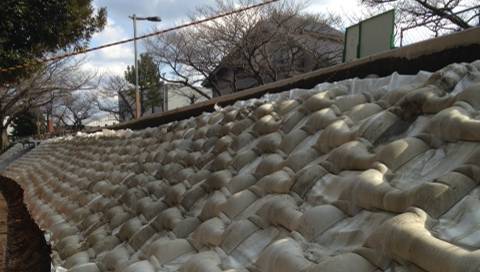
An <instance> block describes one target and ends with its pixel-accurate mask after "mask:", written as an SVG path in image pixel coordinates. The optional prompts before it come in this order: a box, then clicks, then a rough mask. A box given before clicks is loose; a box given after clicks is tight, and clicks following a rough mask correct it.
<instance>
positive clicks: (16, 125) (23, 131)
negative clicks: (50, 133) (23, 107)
mask: <svg viewBox="0 0 480 272" xmlns="http://www.w3.org/2000/svg"><path fill="white" fill-rule="evenodd" d="M12 127H13V131H12V136H14V137H26V136H31V135H35V134H36V133H37V130H38V127H37V116H36V115H35V114H34V113H32V112H25V113H23V114H20V115H18V116H17V117H16V118H14V119H13V123H12Z"/></svg>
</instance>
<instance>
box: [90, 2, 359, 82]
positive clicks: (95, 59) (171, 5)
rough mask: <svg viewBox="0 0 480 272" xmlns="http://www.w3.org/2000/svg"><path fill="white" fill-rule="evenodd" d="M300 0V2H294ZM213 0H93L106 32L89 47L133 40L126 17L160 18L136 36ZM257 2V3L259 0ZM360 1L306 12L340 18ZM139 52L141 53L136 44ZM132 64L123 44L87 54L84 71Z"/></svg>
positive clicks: (314, 5)
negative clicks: (103, 17) (103, 14)
mask: <svg viewBox="0 0 480 272" xmlns="http://www.w3.org/2000/svg"><path fill="white" fill-rule="evenodd" d="M297 1H303V0H297ZM213 2H214V1H213V0H135V1H132V0H94V5H95V6H96V7H106V8H107V12H108V23H107V26H106V27H105V29H104V30H103V31H102V32H101V33H98V34H96V35H95V36H94V38H93V40H92V41H91V44H90V46H97V45H101V44H104V43H109V42H113V41H118V40H123V39H128V38H131V37H133V26H132V21H131V20H130V19H129V18H128V16H129V15H132V14H134V13H135V14H136V15H137V16H160V17H161V18H162V20H163V21H162V22H160V23H154V22H147V21H139V22H137V31H138V35H142V34H145V33H148V32H151V31H153V30H154V28H155V27H156V28H158V29H162V28H166V27H171V26H174V25H178V24H181V23H183V22H185V21H186V20H187V15H188V14H189V13H191V12H192V11H193V10H194V9H195V7H197V6H202V5H205V4H210V3H213ZM259 2H260V0H259ZM358 2H359V0H342V1H335V0H309V1H308V3H309V5H308V8H307V9H306V11H307V12H310V13H326V12H332V13H335V14H338V15H341V16H345V15H348V14H350V13H352V12H355V10H357V9H358ZM139 45H140V51H141V50H142V46H141V42H139ZM132 63H133V44H132V43H128V44H123V45H119V46H115V47H110V48H108V49H103V50H100V51H95V52H93V53H90V54H88V55H87V57H86V63H85V64H84V68H85V69H88V70H96V71H98V72H100V73H104V74H123V71H124V70H125V68H126V66H127V65H130V64H132Z"/></svg>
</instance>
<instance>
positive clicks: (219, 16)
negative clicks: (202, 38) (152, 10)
mask: <svg viewBox="0 0 480 272" xmlns="http://www.w3.org/2000/svg"><path fill="white" fill-rule="evenodd" d="M278 1H279V0H268V1H264V2H262V3H259V4H255V5H251V6H247V7H243V8H240V9H236V10H232V11H229V12H225V13H221V14H218V15H215V16H212V17H208V18H205V19H202V20H198V21H193V22H190V23H186V24H183V25H179V26H175V27H171V28H166V29H162V30H159V31H155V32H152V33H148V34H145V35H141V36H138V37H136V38H130V39H125V40H121V41H117V42H112V43H107V44H103V45H99V46H95V47H91V48H86V49H80V50H77V51H74V52H71V53H67V54H63V55H58V56H54V57H50V58H43V59H37V60H32V61H30V62H26V63H23V64H19V65H15V66H11V67H5V68H0V73H5V72H11V71H14V70H19V69H22V68H27V67H30V66H33V65H36V64H40V63H47V62H51V61H57V60H61V59H64V58H68V57H72V56H76V55H81V54H86V53H89V52H92V51H96V50H100V49H104V48H107V47H112V46H116V45H120V44H124V43H129V42H133V41H135V40H142V39H146V38H149V37H153V36H157V35H161V34H164V33H167V32H171V31H175V30H179V29H182V28H187V27H190V26H194V25H198V24H202V23H205V22H208V21H213V20H216V19H219V18H222V17H227V16H230V15H233V14H236V13H240V12H244V11H247V10H250V9H254V8H258V7H261V6H265V5H268V4H271V3H274V2H278Z"/></svg>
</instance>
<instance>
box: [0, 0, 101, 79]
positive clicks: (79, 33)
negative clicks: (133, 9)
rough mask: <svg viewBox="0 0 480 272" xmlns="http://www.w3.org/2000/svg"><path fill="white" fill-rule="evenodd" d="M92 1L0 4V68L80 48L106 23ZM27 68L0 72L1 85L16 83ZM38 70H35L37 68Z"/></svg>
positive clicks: (40, 0) (9, 1) (35, 0)
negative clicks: (48, 54) (60, 51)
mask: <svg viewBox="0 0 480 272" xmlns="http://www.w3.org/2000/svg"><path fill="white" fill-rule="evenodd" d="M92 2H93V1H92V0H29V1H18V0H2V1H0V18H1V20H0V65H1V67H2V68H3V67H10V66H15V65H18V64H24V63H27V62H31V61H32V59H35V58H41V57H43V56H45V54H47V53H51V52H55V51H58V50H66V49H73V50H76V49H80V48H83V47H85V46H86V45H87V42H88V41H89V40H90V39H91V37H92V35H93V34H94V33H95V32H97V31H99V30H101V29H102V28H103V27H104V26H105V23H106V18H107V16H106V10H105V8H100V9H98V10H95V8H94V6H93V5H92ZM32 68H33V69H35V68H36V67H30V69H17V70H13V71H10V72H3V73H0V85H4V84H6V83H11V82H16V81H18V80H19V78H20V77H21V76H27V75H28V74H29V73H30V72H32ZM37 68H38V67H37Z"/></svg>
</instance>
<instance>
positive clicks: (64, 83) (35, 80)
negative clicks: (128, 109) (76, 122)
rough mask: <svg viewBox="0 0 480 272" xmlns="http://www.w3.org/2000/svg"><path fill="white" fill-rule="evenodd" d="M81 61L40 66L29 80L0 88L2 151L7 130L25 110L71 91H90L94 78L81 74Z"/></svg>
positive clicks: (73, 60)
mask: <svg viewBox="0 0 480 272" xmlns="http://www.w3.org/2000/svg"><path fill="white" fill-rule="evenodd" d="M81 62H82V60H78V59H64V60H60V61H57V62H51V63H48V64H45V65H43V66H42V67H40V69H38V70H37V71H36V72H35V73H33V74H31V75H30V76H29V77H27V78H24V79H23V80H19V81H17V82H18V83H15V84H10V85H4V86H2V87H0V120H3V123H1V124H0V133H1V135H2V137H1V139H0V146H1V147H2V149H3V148H5V147H6V146H7V145H8V137H7V127H8V126H9V125H10V124H11V122H12V120H13V119H14V118H15V117H16V116H18V115H20V114H22V113H24V112H26V111H28V110H32V109H36V108H41V107H47V108H48V105H49V104H51V103H52V102H53V101H54V100H55V99H57V98H59V97H63V96H64V95H66V94H68V93H70V92H73V91H75V90H81V89H89V88H91V86H90V84H91V83H92V79H93V78H94V75H93V74H90V73H86V72H82V71H81V70H80V64H81ZM50 108H51V107H50ZM47 118H48V112H47Z"/></svg>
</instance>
